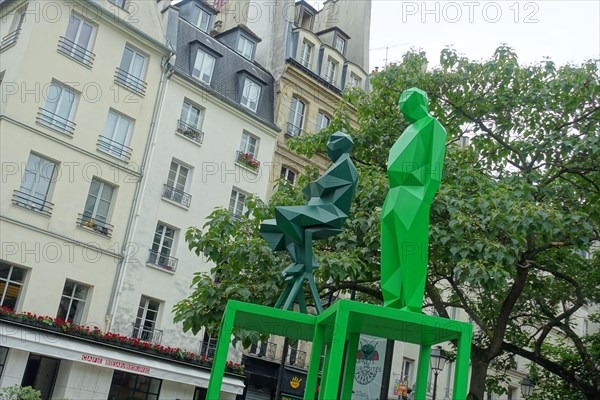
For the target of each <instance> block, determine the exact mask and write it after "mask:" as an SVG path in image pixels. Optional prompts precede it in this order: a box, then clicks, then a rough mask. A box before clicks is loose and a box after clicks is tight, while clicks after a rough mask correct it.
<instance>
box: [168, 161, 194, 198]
mask: <svg viewBox="0 0 600 400" xmlns="http://www.w3.org/2000/svg"><path fill="white" fill-rule="evenodd" d="M189 172H190V170H189V169H188V168H187V167H185V166H183V165H181V164H179V163H177V162H175V161H171V167H170V168H169V176H168V177H167V184H166V185H165V190H164V192H163V197H164V198H166V199H169V200H172V201H175V202H177V203H179V204H182V205H184V206H186V207H189V206H190V202H191V200H192V196H190V195H189V194H187V193H186V192H185V190H186V186H187V182H188V176H189Z"/></svg>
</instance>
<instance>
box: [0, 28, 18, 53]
mask: <svg viewBox="0 0 600 400" xmlns="http://www.w3.org/2000/svg"><path fill="white" fill-rule="evenodd" d="M20 33H21V29H15V30H14V31H12V32H9V33H8V34H7V35H6V36H4V37H3V38H2V40H1V41H0V52H1V51H4V50H6V49H8V48H9V47H11V46H13V45H14V44H15V43H17V39H18V38H19V34H20Z"/></svg>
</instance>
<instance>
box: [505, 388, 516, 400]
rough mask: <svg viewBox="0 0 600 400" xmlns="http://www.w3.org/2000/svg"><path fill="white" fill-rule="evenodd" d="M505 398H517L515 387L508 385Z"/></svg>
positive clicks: (508, 399) (511, 399)
mask: <svg viewBox="0 0 600 400" xmlns="http://www.w3.org/2000/svg"><path fill="white" fill-rule="evenodd" d="M507 400H517V389H516V388H512V387H509V388H508V397H507Z"/></svg>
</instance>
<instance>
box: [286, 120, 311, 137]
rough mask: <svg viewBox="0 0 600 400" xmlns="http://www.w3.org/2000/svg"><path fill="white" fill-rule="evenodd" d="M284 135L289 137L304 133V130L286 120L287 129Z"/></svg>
mask: <svg viewBox="0 0 600 400" xmlns="http://www.w3.org/2000/svg"><path fill="white" fill-rule="evenodd" d="M285 134H286V136H289V137H297V136H300V135H303V134H304V135H305V134H306V131H305V130H303V129H302V128H300V127H299V126H296V125H294V124H292V123H291V122H288V124H287V130H286V131H285Z"/></svg>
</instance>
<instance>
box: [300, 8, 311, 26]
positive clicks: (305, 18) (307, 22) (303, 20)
mask: <svg viewBox="0 0 600 400" xmlns="http://www.w3.org/2000/svg"><path fill="white" fill-rule="evenodd" d="M313 21H314V16H313V15H312V14H311V13H310V12H308V11H307V10H305V9H302V11H300V18H298V23H297V25H299V26H300V27H301V28H304V29H308V30H312V28H313Z"/></svg>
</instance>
